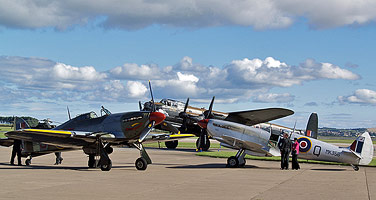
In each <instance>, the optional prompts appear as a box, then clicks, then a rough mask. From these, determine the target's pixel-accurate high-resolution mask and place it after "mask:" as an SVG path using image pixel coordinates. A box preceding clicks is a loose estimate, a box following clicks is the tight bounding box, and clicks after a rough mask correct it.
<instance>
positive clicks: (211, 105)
mask: <svg viewBox="0 0 376 200" xmlns="http://www.w3.org/2000/svg"><path fill="white" fill-rule="evenodd" d="M214 99H215V96H213V99H212V101H211V102H210V106H209V110H208V111H207V112H206V115H205V119H208V118H209V117H210V116H211V113H212V110H213V104H214Z"/></svg>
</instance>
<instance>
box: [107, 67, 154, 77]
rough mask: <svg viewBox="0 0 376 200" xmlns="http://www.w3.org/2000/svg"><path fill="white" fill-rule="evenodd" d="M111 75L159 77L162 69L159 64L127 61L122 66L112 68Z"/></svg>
mask: <svg viewBox="0 0 376 200" xmlns="http://www.w3.org/2000/svg"><path fill="white" fill-rule="evenodd" d="M110 75H111V76H112V77H115V78H118V79H132V80H137V79H138V80H140V79H142V80H150V79H152V78H158V77H159V75H160V70H159V67H158V66H157V65H137V64H135V63H125V64H124V65H123V66H121V67H115V68H113V69H111V70H110Z"/></svg>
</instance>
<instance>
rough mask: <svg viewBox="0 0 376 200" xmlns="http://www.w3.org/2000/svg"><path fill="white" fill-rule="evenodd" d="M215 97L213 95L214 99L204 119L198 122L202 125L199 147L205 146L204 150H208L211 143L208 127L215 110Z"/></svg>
mask: <svg viewBox="0 0 376 200" xmlns="http://www.w3.org/2000/svg"><path fill="white" fill-rule="evenodd" d="M214 99H215V97H214V96H213V99H212V101H211V102H210V106H209V110H206V111H205V112H204V119H202V120H200V121H198V122H197V124H198V125H199V126H200V127H201V134H200V137H199V140H198V145H197V146H198V147H199V148H202V147H204V148H205V149H204V150H207V149H208V148H209V145H210V141H209V139H208V132H207V130H206V129H207V127H208V123H209V119H210V118H211V117H212V111H213V104H214Z"/></svg>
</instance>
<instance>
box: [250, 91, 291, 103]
mask: <svg viewBox="0 0 376 200" xmlns="http://www.w3.org/2000/svg"><path fill="white" fill-rule="evenodd" d="M294 99H295V96H293V95H291V94H289V93H283V94H274V93H269V94H260V95H257V96H256V97H255V98H253V101H255V102H260V103H288V102H292V101H294Z"/></svg>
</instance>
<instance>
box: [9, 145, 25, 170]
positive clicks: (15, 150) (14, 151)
mask: <svg viewBox="0 0 376 200" xmlns="http://www.w3.org/2000/svg"><path fill="white" fill-rule="evenodd" d="M21 145H22V141H21V140H14V142H13V149H12V157H11V158H10V164H11V165H14V158H15V157H16V155H17V160H18V165H22V163H21Z"/></svg>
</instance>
